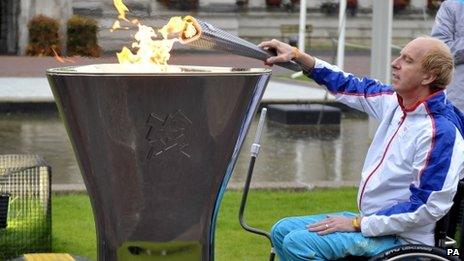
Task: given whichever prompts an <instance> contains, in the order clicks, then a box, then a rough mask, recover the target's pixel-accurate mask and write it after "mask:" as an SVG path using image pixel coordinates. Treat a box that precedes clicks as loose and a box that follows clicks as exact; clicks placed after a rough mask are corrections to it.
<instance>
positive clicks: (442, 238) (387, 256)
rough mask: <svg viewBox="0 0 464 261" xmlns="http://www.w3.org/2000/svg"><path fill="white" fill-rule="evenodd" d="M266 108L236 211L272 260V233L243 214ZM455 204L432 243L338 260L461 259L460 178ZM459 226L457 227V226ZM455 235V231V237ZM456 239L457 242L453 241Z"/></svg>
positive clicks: (463, 195) (463, 203)
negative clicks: (267, 248) (253, 224)
mask: <svg viewBox="0 0 464 261" xmlns="http://www.w3.org/2000/svg"><path fill="white" fill-rule="evenodd" d="M266 112H267V109H266V108H263V109H262V110H261V116H260V119H259V123H258V128H257V130H256V135H255V139H254V142H253V144H252V145H251V151H250V152H251V159H250V164H249V167H248V173H247V178H246V180H245V185H244V188H243V194H242V200H241V203H240V210H239V222H240V225H241V226H242V228H243V229H245V230H246V231H248V232H251V233H254V234H257V235H260V236H264V237H266V238H267V239H268V240H269V242H270V244H271V253H270V255H269V260H270V261H273V260H274V258H275V252H274V247H273V243H272V240H271V236H270V234H269V233H268V232H266V231H263V230H260V229H257V228H253V227H250V226H249V225H247V224H246V222H245V220H244V218H243V213H244V210H245V206H246V201H247V197H248V192H249V189H250V183H251V178H252V176H253V169H254V164H255V161H256V158H257V156H258V154H259V149H260V139H261V134H262V129H263V126H264V121H265V118H266ZM453 201H454V203H453V206H452V208H451V209H450V211H449V212H448V213H447V214H446V215H445V216H444V217H443V218H442V219H440V220H439V221H438V222H437V224H436V227H435V246H428V245H420V244H406V245H401V246H397V247H394V248H391V249H389V250H386V251H385V252H383V253H380V254H379V255H377V256H373V257H366V256H348V257H345V258H342V259H339V260H343V261H381V260H390V261H394V260H420V261H429V260H445V261H446V260H456V261H458V260H464V242H463V241H462V240H464V238H463V234H464V229H463V227H464V219H463V213H462V212H464V211H463V209H464V181H459V184H458V189H457V192H456V195H455V197H454V200H453ZM457 225H459V230H458V229H457ZM456 234H458V235H457V236H456ZM455 238H458V239H459V240H458V241H459V243H460V244H459V247H458V242H457V240H455Z"/></svg>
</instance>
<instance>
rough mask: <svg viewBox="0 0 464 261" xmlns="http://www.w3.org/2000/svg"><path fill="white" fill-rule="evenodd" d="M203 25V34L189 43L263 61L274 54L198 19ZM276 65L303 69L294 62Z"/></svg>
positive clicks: (201, 25) (291, 68)
mask: <svg viewBox="0 0 464 261" xmlns="http://www.w3.org/2000/svg"><path fill="white" fill-rule="evenodd" d="M196 21H197V22H198V24H199V25H200V27H201V30H202V33H201V36H200V37H199V38H198V39H197V40H195V41H192V42H189V43H188V44H189V45H191V46H194V47H197V48H201V49H214V50H220V51H224V52H228V53H233V54H236V55H240V56H245V57H250V58H254V59H258V60H261V61H266V60H267V58H269V57H271V56H274V54H272V53H271V52H269V51H266V50H263V49H261V48H259V47H258V46H257V45H255V44H253V43H250V42H248V41H246V40H244V39H242V38H240V37H238V36H235V35H233V34H230V33H228V32H225V31H223V30H221V29H219V28H217V27H215V26H213V25H211V24H209V23H207V22H203V21H201V20H198V19H196ZM276 65H278V66H281V67H285V68H287V69H289V70H292V71H301V67H300V66H299V65H298V64H297V63H295V62H293V61H290V62H285V63H276Z"/></svg>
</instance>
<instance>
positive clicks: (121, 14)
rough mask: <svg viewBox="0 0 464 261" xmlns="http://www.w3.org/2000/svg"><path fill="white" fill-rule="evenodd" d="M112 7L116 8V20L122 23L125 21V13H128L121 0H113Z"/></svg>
mask: <svg viewBox="0 0 464 261" xmlns="http://www.w3.org/2000/svg"><path fill="white" fill-rule="evenodd" d="M113 3H114V6H115V7H116V10H118V13H119V15H118V18H119V19H121V20H124V21H127V19H126V12H128V11H129V8H127V6H126V5H125V4H124V3H123V2H122V0H113Z"/></svg>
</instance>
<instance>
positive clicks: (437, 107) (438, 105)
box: [396, 91, 448, 114]
mask: <svg viewBox="0 0 464 261" xmlns="http://www.w3.org/2000/svg"><path fill="white" fill-rule="evenodd" d="M396 97H397V98H398V104H399V105H400V107H401V110H403V112H404V113H405V114H406V113H407V114H428V113H432V114H436V113H441V112H442V111H443V110H444V108H445V107H446V104H447V102H448V101H447V99H446V94H445V92H444V91H437V92H434V93H432V94H430V95H429V96H427V97H426V98H425V99H423V100H419V101H417V102H416V103H415V104H414V105H413V106H411V107H410V108H405V107H404V105H403V98H402V97H401V96H400V95H398V93H397V94H396ZM421 105H423V106H421Z"/></svg>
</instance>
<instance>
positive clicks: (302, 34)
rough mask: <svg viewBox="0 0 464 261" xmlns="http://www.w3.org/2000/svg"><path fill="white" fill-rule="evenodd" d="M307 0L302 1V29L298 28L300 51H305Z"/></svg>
mask: <svg viewBox="0 0 464 261" xmlns="http://www.w3.org/2000/svg"><path fill="white" fill-rule="evenodd" d="M305 33H306V0H301V1H300V27H299V28H298V49H300V50H301V51H303V52H304V51H305V40H306V35H305Z"/></svg>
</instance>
